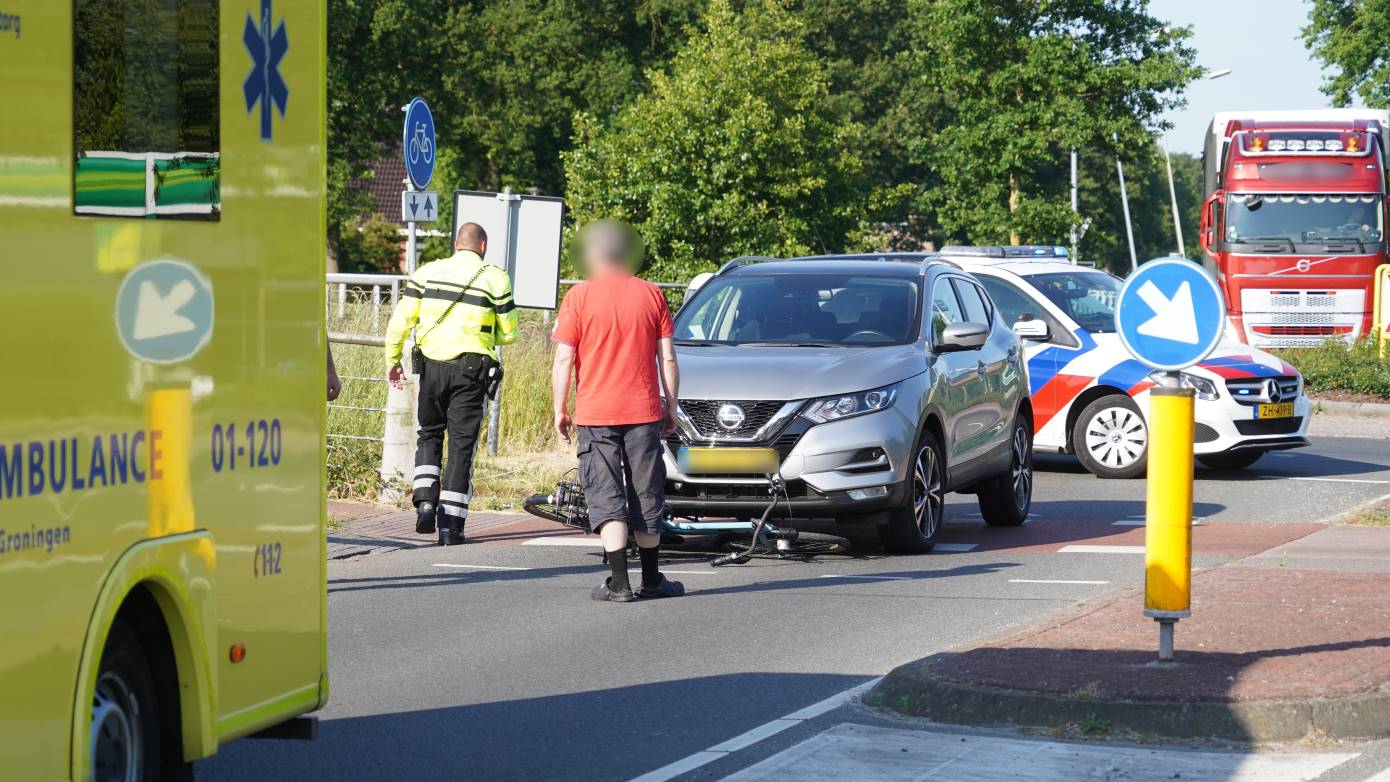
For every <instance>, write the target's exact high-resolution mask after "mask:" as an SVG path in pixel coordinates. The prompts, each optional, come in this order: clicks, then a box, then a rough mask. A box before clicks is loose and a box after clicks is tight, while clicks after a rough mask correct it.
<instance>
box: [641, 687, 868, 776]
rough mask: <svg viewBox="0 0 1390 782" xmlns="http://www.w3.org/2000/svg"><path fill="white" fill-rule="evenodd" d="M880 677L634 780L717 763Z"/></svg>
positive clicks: (843, 699) (813, 715) (840, 702)
mask: <svg viewBox="0 0 1390 782" xmlns="http://www.w3.org/2000/svg"><path fill="white" fill-rule="evenodd" d="M879 678H882V677H879ZM878 681H879V680H878V679H870V680H869V681H867V682H864V683H863V684H859V685H856V686H854V687H851V688H849V689H848V690H844V691H842V692H837V693H835V694H834V695H831V696H830V697H829V698H826V699H825V700H822V701H818V702H816V703H813V704H811V705H810V706H807V707H806V708H804V709H799V710H797V711H794V712H792V713H791V714H788V715H786V716H785V717H779V718H778V719H775V720H772V721H770V722H765V723H763V724H762V725H759V726H758V727H756V728H753V729H752V730H749V731H745V732H743V733H740V734H739V735H737V736H734V737H733V738H731V739H728V740H726V741H722V742H720V743H718V744H715V745H714V746H712V747H710V748H709V749H706V750H704V751H702V752H696V753H695V754H693V755H687V756H686V757H683V758H681V759H680V760H677V761H676V762H674V763H668V764H666V765H664V766H662V767H661V768H658V769H656V770H655V771H648V772H647V773H645V774H643V775H642V776H640V777H634V778H633V779H632V780H631V782H666V780H668V779H675V778H676V777H678V776H680V775H682V774H686V773H689V772H691V771H694V770H695V769H697V768H699V767H701V766H705V765H709V764H710V763H713V762H714V761H716V760H720V759H722V758H725V757H728V755H729V753H731V752H737V751H738V750H741V749H745V748H747V747H751V746H753V745H754V744H757V743H758V742H760V741H762V740H763V739H766V738H768V737H770V736H775V735H777V734H778V733H781V732H782V731H784V730H787V729H788V728H794V727H796V726H797V725H800V724H801V723H803V722H805V721H806V720H809V719H814V718H816V717H819V716H820V715H822V714H824V713H826V712H828V711H831V710H832V709H836V708H838V707H840V706H843V705H844V704H846V703H848V702H849V700H850V699H851V698H853V697H854V696H856V695H859V694H860V693H863V692H867V691H868V690H869V688H871V687H873V686H874V685H875V684H878Z"/></svg>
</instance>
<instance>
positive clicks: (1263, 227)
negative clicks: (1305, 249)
mask: <svg viewBox="0 0 1390 782" xmlns="http://www.w3.org/2000/svg"><path fill="white" fill-rule="evenodd" d="M1384 231H1385V225H1384V213H1383V210H1382V209H1381V206H1380V198H1379V197H1378V196H1373V195H1336V194H1329V195H1309V194H1300V195H1279V194H1274V193H1268V194H1266V193H1259V194H1256V193H1232V194H1231V195H1229V196H1227V198H1226V241H1227V242H1228V243H1231V244H1266V243H1273V244H1283V245H1286V247H1285V249H1286V250H1287V251H1288V252H1294V251H1296V250H1297V249H1298V245H1306V244H1326V243H1329V242H1333V243H1348V244H1356V245H1359V246H1358V248H1357V250H1358V251H1360V250H1365V249H1368V248H1367V247H1366V245H1372V244H1379V243H1380V241H1381V239H1382V238H1383V237H1384Z"/></svg>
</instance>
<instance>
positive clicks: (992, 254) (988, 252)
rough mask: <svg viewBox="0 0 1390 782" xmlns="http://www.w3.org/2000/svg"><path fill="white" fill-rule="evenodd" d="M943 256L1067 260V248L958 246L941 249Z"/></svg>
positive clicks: (1047, 245) (1052, 246)
mask: <svg viewBox="0 0 1390 782" xmlns="http://www.w3.org/2000/svg"><path fill="white" fill-rule="evenodd" d="M941 254H942V255H967V256H975V257H984V258H1039V259H1045V260H1054V259H1058V258H1060V259H1062V260H1067V248H1065V247H1060V246H1056V245H1051V244H1024V245H1017V246H1008V245H997V244H996V245H978V246H968V245H956V244H951V245H947V246H945V247H942V248H941Z"/></svg>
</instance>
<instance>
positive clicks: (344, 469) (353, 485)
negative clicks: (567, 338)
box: [327, 292, 574, 508]
mask: <svg viewBox="0 0 1390 782" xmlns="http://www.w3.org/2000/svg"><path fill="white" fill-rule="evenodd" d="M331 298H332V297H330V299H331ZM389 317H390V305H389V302H387V303H383V304H382V305H381V306H380V307H379V308H378V307H375V306H374V305H373V304H372V301H371V297H370V292H367V293H366V294H365V295H363V294H357V295H351V296H350V297H349V301H348V303H347V304H346V306H345V307H344V311H343V314H342V315H341V316H340V315H339V314H338V308H337V303H336V301H330V304H329V312H328V328H329V330H330V331H342V332H348V333H354V334H374V335H381V334H383V333H384V332H385V329H386V322H387V320H388V319H389ZM520 321H521V324H520V334H519V336H518V338H517V341H516V342H515V343H513V344H511V345H507V346H505V347H503V355H502V362H503V367H504V369H505V371H506V377H505V379H504V381H503V383H502V389H501V393H500V397H501V399H500V401H501V422H500V427H499V429H500V432H501V440H500V448H499V452H498V454H497V456H496V457H492V456H490V455H489V454H488V453H487V450H486V445H485V443H486V439H485V438H486V437H487V436H488V434H487V429H488V425H487V422H486V421H484V425H483V438H484V439H481V440H480V441H479V444H478V450H477V452H476V458H475V465H474V472H473V478H474V491H473V495H474V502H473V504H474V506H475V507H481V508H501V507H510V506H515V505H519V504H520V499H521V498H522V497H524V496H525V495H527V494H530V493H532V492H536V491H541V490H546V489H549V488H550V487H553V486H554V483H555V480H556V479H557V478H559V477H560V476H561V475H563V474H564V473H565V472H567V471H568V470H569V469H571V468H572V466H573V463H574V456H573V453H572V452H570V451H569V450H568V449H566V448H564V447H562V445H561V444H560V443H558V441H557V438H556V437H555V435H554V433H553V431H552V429H551V425H552V418H551V413H550V361H551V357H552V355H553V353H552V347H551V343H550V339H549V334H550V330H549V325H548V323H547V322H546V319H545V317H544V315H543V314H542V313H539V312H533V311H529V310H523V311H521V317H520ZM333 357H334V360H335V362H336V364H337V368H338V375H339V377H340V378H341V379H342V384H343V391H342V395H341V396H340V397H339V398H338V401H337V402H336V403H334V404H333V405H330V406H329V412H328V432H329V438H328V454H327V459H328V482H329V496H331V497H335V498H350V499H372V500H374V499H376V498H377V495H378V494H379V491H380V489H381V477H380V475H379V474H378V472H377V471H378V468H379V466H380V464H381V443H380V442H379V441H376V440H370V439H355V438H379V437H381V433H382V428H383V426H384V424H385V415H384V414H383V413H382V412H380V410H381V408H383V407H385V405H386V391H387V386H386V383H385V379H386V369H387V367H386V363H385V360H384V358H383V357H382V351H381V349H380V348H376V347H367V346H359V345H343V344H335V345H333Z"/></svg>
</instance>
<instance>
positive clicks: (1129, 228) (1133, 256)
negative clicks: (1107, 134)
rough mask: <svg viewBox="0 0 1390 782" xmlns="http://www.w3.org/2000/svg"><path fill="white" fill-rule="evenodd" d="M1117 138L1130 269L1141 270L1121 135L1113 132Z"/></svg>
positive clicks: (1117, 167)
mask: <svg viewBox="0 0 1390 782" xmlns="http://www.w3.org/2000/svg"><path fill="white" fill-rule="evenodd" d="M1111 138H1113V139H1114V140H1115V146H1116V150H1115V171H1116V173H1118V174H1119V175H1120V204H1121V205H1122V206H1123V207H1124V212H1125V236H1126V237H1127V238H1128V239H1129V270H1130V271H1131V272H1134V271H1138V270H1139V254H1138V253H1136V252H1135V251H1134V224H1133V223H1132V222H1131V221H1130V219H1129V191H1128V190H1126V189H1125V164H1124V163H1122V162H1120V152H1119V144H1120V135H1119V134H1118V133H1115V134H1112V135H1111Z"/></svg>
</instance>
